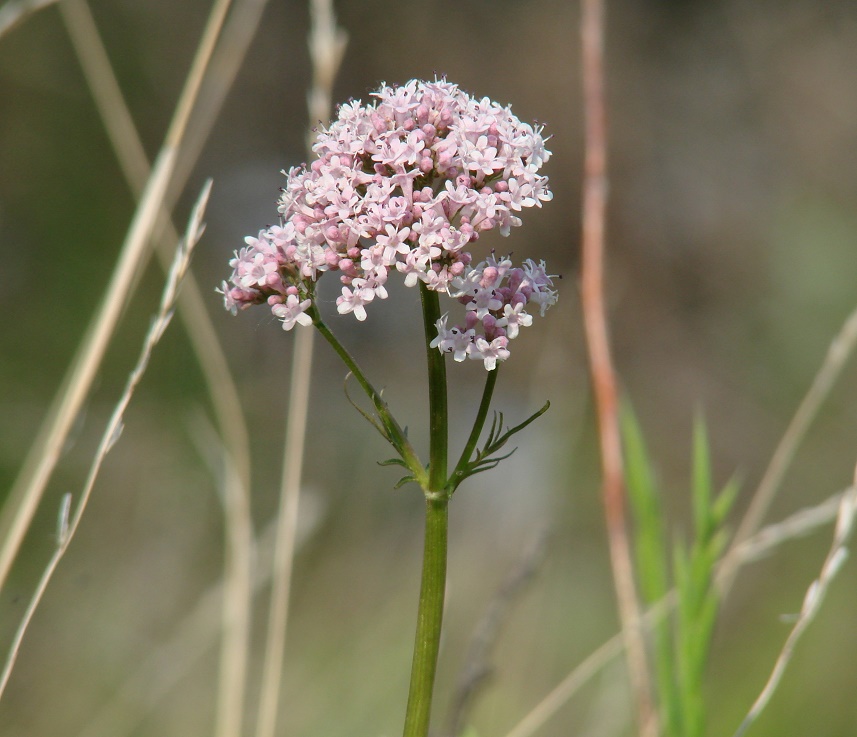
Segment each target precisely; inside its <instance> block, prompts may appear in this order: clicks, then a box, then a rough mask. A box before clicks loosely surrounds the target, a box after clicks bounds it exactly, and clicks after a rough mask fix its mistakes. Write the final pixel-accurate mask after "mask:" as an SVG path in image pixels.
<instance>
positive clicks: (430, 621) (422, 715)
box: [403, 496, 449, 737]
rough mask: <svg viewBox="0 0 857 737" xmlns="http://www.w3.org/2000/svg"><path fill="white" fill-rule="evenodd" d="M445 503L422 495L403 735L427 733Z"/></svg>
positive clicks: (437, 629)
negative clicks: (420, 543) (419, 555)
mask: <svg viewBox="0 0 857 737" xmlns="http://www.w3.org/2000/svg"><path fill="white" fill-rule="evenodd" d="M448 506H449V499H448V498H447V497H446V496H442V497H435V498H431V497H429V496H427V497H426V532H425V543H424V550H423V575H422V583H421V585H420V606H419V613H418V615H417V634H416V638H415V640H414V661H413V666H412V667H411V687H410V692H409V694H408V710H407V714H406V716H405V729H404V733H403V734H404V737H426V735H427V734H428V728H429V718H430V717H431V700H432V691H433V690H434V677H435V671H436V670H437V654H438V650H439V649H440V628H441V623H442V620H443V595H444V590H445V588H446V546H447V527H448V514H447V512H448Z"/></svg>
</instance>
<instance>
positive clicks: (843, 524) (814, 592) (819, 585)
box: [734, 487, 857, 737]
mask: <svg viewBox="0 0 857 737" xmlns="http://www.w3.org/2000/svg"><path fill="white" fill-rule="evenodd" d="M855 516H857V487H852V488H851V489H849V490H848V491H847V492H846V493H845V494H844V495H843V497H842V500H841V501H840V504H839V510H838V514H837V517H836V527H835V529H834V533H833V543H832V544H831V546H830V550H829V551H828V553H827V557H826V558H825V559H824V563H823V564H822V566H821V572H820V573H819V575H818V578H816V579H815V580H814V581H813V582H812V583H811V584H810V586H809V589H807V592H806V594H805V595H804V599H803V604H802V605H801V609H800V613H799V614H798V618H797V622H795V625H794V627H793V628H792V631H791V632H790V633H789V636H788V638H787V639H786V642H785V644H784V645H783V649H782V650H781V651H780V654H779V656H778V657H777V661H776V663H774V668H773V670H772V671H771V675H770V677H769V678H768V681H767V683H766V684H765V687H764V688H763V689H762V692H761V693H760V694H759V696H758V698H757V699H756V701H755V702H753V705H752V706H751V707H750V711H749V712H748V714H747V716H746V717H744V719H743V721H742V722H741V724H740V725H739V727H738V729H737V730H736V732H735V736H734V737H743V735H744V734H745V733H746V731H747V730H748V729H749V728H750V726H751V725H752V724H753V723H754V722H755V721H756V719H758V717H759V715H760V714H761V713H762V711H763V710H764V709H765V707H766V706H767V705H768V703H769V702H770V700H771V697H772V696H773V694H774V691H776V689H777V686H778V685H779V683H780V680H781V679H782V677H783V673H784V672H785V669H786V667H787V666H788V664H789V661H790V660H791V658H792V655H793V653H794V649H795V646H796V645H797V642H798V640H799V639H800V637H801V635H803V633H804V632H805V631H806V628H807V627H808V626H809V625H810V623H811V622H812V620H813V619H814V618H815V615H816V614H817V613H818V610H819V609H820V608H821V603H822V601H823V599H824V596H825V594H826V593H827V589H828V588H829V587H830V584H831V582H832V581H833V579H834V577H835V576H836V574H837V573H838V572H839V570H840V568H841V567H842V564H843V563H844V562H845V558H846V557H847V555H848V550H847V548H846V547H845V545H846V543H847V542H848V538H849V536H850V535H851V530H852V528H853V527H854V518H855Z"/></svg>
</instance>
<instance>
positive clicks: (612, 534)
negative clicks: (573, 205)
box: [581, 0, 657, 737]
mask: <svg viewBox="0 0 857 737" xmlns="http://www.w3.org/2000/svg"><path fill="white" fill-rule="evenodd" d="M581 46H582V74H583V105H584V123H585V132H586V135H585V152H584V181H583V242H582V248H583V261H582V274H581V296H582V303H583V321H584V327H585V331H586V345H587V351H588V353H589V363H590V372H591V374H592V388H593V391H594V394H595V404H596V409H597V414H598V429H599V447H600V451H601V468H602V474H603V498H604V514H605V519H606V523H607V538H608V544H609V547H610V562H611V566H612V569H613V581H614V584H615V588H616V598H617V602H618V607H619V617H620V620H621V622H622V632H623V636H624V638H625V649H626V653H627V660H628V672H629V676H630V681H631V689H632V692H633V695H634V702H635V705H636V712H637V724H638V728H639V733H640V734H641V735H649V736H651V737H654V735H656V734H657V722H656V713H655V711H654V709H653V707H652V697H651V686H650V684H649V675H648V666H647V663H646V650H645V644H644V642H643V636H642V632H641V630H640V605H639V602H638V600H637V593H636V587H635V585H634V575H633V564H632V562H631V552H630V547H629V543H628V532H627V524H626V520H625V489H624V474H623V470H622V447H621V440H620V434H619V418H618V401H617V391H616V376H615V372H614V369H613V361H612V358H611V355H610V344H609V340H608V337H607V317H606V308H605V304H604V233H605V221H606V212H607V125H606V103H605V96H604V2H603V0H585V1H584V3H583V6H582V17H581Z"/></svg>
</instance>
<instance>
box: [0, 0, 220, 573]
mask: <svg viewBox="0 0 857 737" xmlns="http://www.w3.org/2000/svg"><path fill="white" fill-rule="evenodd" d="M230 3H231V0H218V1H217V3H216V4H215V6H214V8H213V9H212V12H211V15H210V16H209V19H208V22H207V24H206V28H205V31H204V32H203V36H202V40H201V41H200V45H199V48H198V49H197V53H196V56H195V57H194V61H193V64H192V66H191V70H190V72H189V74H188V77H187V80H186V83H185V86H184V89H183V91H182V94H181V96H180V98H179V102H178V105H177V107H176V111H175V114H174V115H173V119H172V121H171V124H170V128H169V130H168V131H167V134H166V137H165V140H164V144H163V146H162V147H161V151H160V153H159V154H158V158H157V161H156V162H155V165H154V167H153V170H152V174H151V176H150V177H149V179H148V181H147V183H146V188H145V190H144V192H143V194H142V196H141V199H140V204H139V206H138V207H137V210H136V212H135V214H134V218H133V220H132V222H131V225H130V227H129V230H128V234H127V236H126V238H125V242H124V243H123V245H122V249H121V252H120V256H119V261H118V263H117V264H116V267H115V269H114V271H113V274H112V276H111V278H110V283H109V284H108V287H107V290H106V292H105V294H104V296H103V298H102V301H101V304H100V306H99V308H98V311H97V313H96V315H95V317H94V318H93V320H92V323H91V324H90V327H89V329H88V330H87V333H86V335H85V336H84V338H83V340H82V341H81V344H80V346H79V348H78V351H77V354H76V356H75V358H74V360H73V362H72V366H71V368H70V369H69V371H68V373H67V375H66V378H65V380H64V381H63V384H62V386H61V388H60V390H59V392H58V393H57V396H56V398H55V399H54V402H53V404H52V406H51V409H50V411H49V413H48V417H47V418H46V420H45V422H44V423H43V426H42V429H41V431H40V432H39V435H38V437H37V438H36V440H35V442H34V443H33V446H32V448H31V449H30V452H29V453H28V455H27V458H26V459H25V461H24V467H23V469H22V470H21V472H20V474H19V476H18V479H17V480H16V482H15V484H14V486H13V487H12V490H11V492H10V494H9V497H8V499H7V501H6V504H5V505H4V507H3V510H2V514H0V589H2V587H3V584H4V583H5V581H6V579H7V577H8V574H9V570H10V569H11V567H12V563H13V561H14V560H15V557H16V555H17V553H18V550H19V549H20V546H21V543H22V541H23V539H24V535H25V534H26V532H27V530H28V529H29V527H30V523H31V522H32V519H33V515H34V514H35V511H36V508H37V507H38V505H39V502H40V501H41V499H42V495H43V493H44V489H45V486H46V485H47V482H48V479H49V478H50V476H51V474H52V473H53V469H54V468H55V466H56V463H57V461H58V459H59V455H60V452H61V450H62V447H63V444H64V443H65V440H66V438H67V436H68V433H69V430H70V428H71V426H72V423H73V422H74V419H75V417H76V416H77V414H78V412H79V411H80V408H81V406H82V405H83V402H84V400H85V398H86V396H87V395H88V393H89V390H90V388H91V386H92V381H93V379H94V377H95V374H96V372H97V371H98V368H99V366H100V365H101V360H102V358H103V356H104V353H105V351H106V348H107V344H108V342H109V340H110V337H111V336H112V334H113V331H114V330H115V328H116V325H117V323H118V321H119V317H120V315H121V314H122V311H123V309H124V307H125V305H126V304H127V302H128V299H129V298H130V295H131V291H132V290H131V285H132V283H133V282H134V280H135V278H136V276H137V274H138V273H139V271H140V268H141V266H142V264H144V263H145V260H146V257H147V255H148V248H147V247H148V244H149V241H150V238H151V234H152V230H153V228H154V225H155V223H156V220H157V215H158V213H159V212H160V209H161V205H162V203H163V200H164V195H165V193H166V189H167V185H168V184H169V181H170V177H171V175H172V172H173V169H174V166H175V161H176V156H177V152H178V149H179V147H180V145H181V141H182V138H183V136H184V133H185V130H186V129H187V123H188V116H189V113H190V110H191V107H192V105H193V101H194V99H195V98H196V95H197V92H198V90H199V85H200V82H201V80H202V77H203V74H204V73H205V69H206V67H207V65H208V61H209V59H210V58H211V52H212V50H213V48H214V44H215V42H216V40H217V36H218V35H219V33H220V29H221V26H222V24H223V20H224V18H225V15H226V12H227V11H228V9H229V6H230Z"/></svg>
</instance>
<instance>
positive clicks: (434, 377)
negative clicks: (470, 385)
mask: <svg viewBox="0 0 857 737" xmlns="http://www.w3.org/2000/svg"><path fill="white" fill-rule="evenodd" d="M420 298H421V299H422V304H423V326H424V328H425V338H426V358H427V360H428V380H429V433H430V435H429V485H428V489H426V491H427V492H440V491H442V490H443V488H444V486H446V457H447V442H448V435H449V431H448V413H447V406H446V356H444V354H443V353H441V352H440V351H439V350H438V349H437V348H432V347H431V346H430V345H429V343H431V341H432V340H434V338H435V336H437V327H435V323H436V322H437V321H438V320H439V319H440V301H439V299H438V295H437V292H433V291H432V290H430V289H428V288H427V287H426V285H425V284H424V283H423V282H420Z"/></svg>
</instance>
